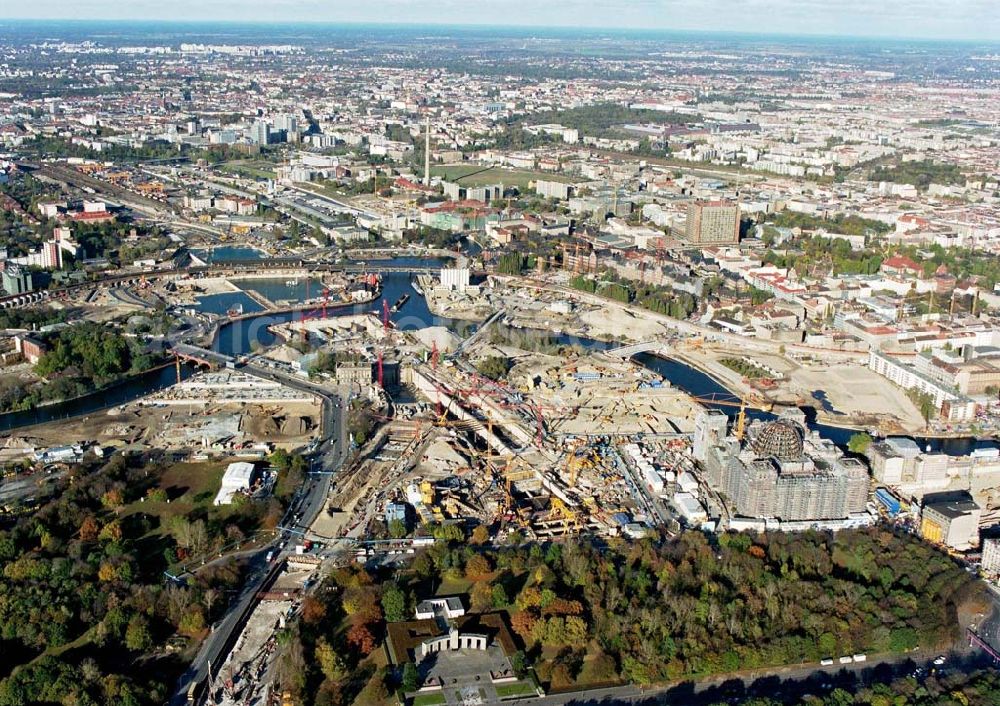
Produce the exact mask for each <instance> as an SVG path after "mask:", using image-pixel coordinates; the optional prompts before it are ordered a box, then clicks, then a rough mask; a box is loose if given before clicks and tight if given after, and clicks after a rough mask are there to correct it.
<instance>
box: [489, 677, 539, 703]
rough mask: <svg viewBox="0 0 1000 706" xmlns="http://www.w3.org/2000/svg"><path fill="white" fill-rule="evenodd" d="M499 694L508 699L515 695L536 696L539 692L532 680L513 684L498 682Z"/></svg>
mask: <svg viewBox="0 0 1000 706" xmlns="http://www.w3.org/2000/svg"><path fill="white" fill-rule="evenodd" d="M496 690H497V696H499V697H500V698H501V699H508V698H511V697H514V696H534V695H535V694H536V693H537V692H536V691H535V686H534V685H533V684H531V683H530V682H526V681H519V682H514V683H513V684H497V685H496Z"/></svg>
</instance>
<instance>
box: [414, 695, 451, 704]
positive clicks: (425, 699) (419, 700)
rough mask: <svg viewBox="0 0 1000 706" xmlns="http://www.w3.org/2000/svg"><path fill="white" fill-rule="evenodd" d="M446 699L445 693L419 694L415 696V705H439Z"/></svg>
mask: <svg viewBox="0 0 1000 706" xmlns="http://www.w3.org/2000/svg"><path fill="white" fill-rule="evenodd" d="M445 701H446V699H445V698H444V694H418V695H417V696H414V697H413V706H438V704H443V703H445Z"/></svg>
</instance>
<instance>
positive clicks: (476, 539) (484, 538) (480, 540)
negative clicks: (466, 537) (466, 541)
mask: <svg viewBox="0 0 1000 706" xmlns="http://www.w3.org/2000/svg"><path fill="white" fill-rule="evenodd" d="M471 541H472V543H473V544H475V545H483V544H486V543H487V542H488V541H490V530H489V528H488V527H487V526H486V525H476V528H475V529H474V530H472V539H471Z"/></svg>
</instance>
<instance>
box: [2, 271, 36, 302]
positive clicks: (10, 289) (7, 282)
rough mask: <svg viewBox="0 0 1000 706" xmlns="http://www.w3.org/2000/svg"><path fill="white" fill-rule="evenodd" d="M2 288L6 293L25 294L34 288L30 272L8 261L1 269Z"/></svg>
mask: <svg viewBox="0 0 1000 706" xmlns="http://www.w3.org/2000/svg"><path fill="white" fill-rule="evenodd" d="M3 289H4V291H5V292H7V294H26V293H27V292H30V291H31V290H32V289H34V282H33V281H32V278H31V272H29V271H28V270H27V269H26V268H24V267H21V266H20V265H17V264H14V263H8V264H7V266H6V267H5V268H4V271H3Z"/></svg>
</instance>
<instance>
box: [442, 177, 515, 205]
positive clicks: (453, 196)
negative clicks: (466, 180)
mask: <svg viewBox="0 0 1000 706" xmlns="http://www.w3.org/2000/svg"><path fill="white" fill-rule="evenodd" d="M441 186H442V188H443V189H444V195H445V196H447V197H448V198H449V199H450V200H452V201H482V202H483V203H489V202H490V201H495V200H497V199H499V198H502V197H503V187H502V186H501V185H499V184H494V185H492V186H462V185H461V184H456V183H455V182H451V181H446V182H443V183H442V185H441Z"/></svg>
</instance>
